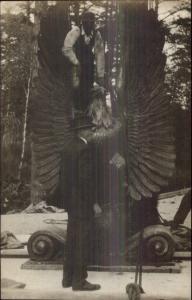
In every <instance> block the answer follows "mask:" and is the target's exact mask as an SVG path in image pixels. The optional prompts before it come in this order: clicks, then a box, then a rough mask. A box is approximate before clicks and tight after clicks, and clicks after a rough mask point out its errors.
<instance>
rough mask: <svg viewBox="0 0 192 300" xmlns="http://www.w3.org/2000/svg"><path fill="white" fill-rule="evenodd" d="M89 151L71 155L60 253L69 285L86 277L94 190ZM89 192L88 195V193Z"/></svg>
mask: <svg viewBox="0 0 192 300" xmlns="http://www.w3.org/2000/svg"><path fill="white" fill-rule="evenodd" d="M92 161H93V159H92V151H91V149H90V148H87V149H84V150H83V151H81V152H80V153H78V155H74V154H72V155H71V169H70V170H67V172H68V173H69V176H70V180H71V187H72V196H71V198H70V201H69V202H68V208H67V209H68V228H67V240H66V245H65V250H64V251H65V253H64V276H65V278H66V279H67V280H68V281H72V285H73V286H74V285H78V284H81V283H82V282H83V281H84V280H85V278H86V277H87V265H88V260H89V253H90V251H91V230H92V228H93V217H94V213H93V204H94V190H93V184H92V182H93V181H92V174H93V172H92ZM90 191H91V195H90Z"/></svg>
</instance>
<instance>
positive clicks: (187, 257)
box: [173, 251, 191, 260]
mask: <svg viewBox="0 0 192 300" xmlns="http://www.w3.org/2000/svg"><path fill="white" fill-rule="evenodd" d="M173 257H174V258H180V259H182V260H190V259H191V252H190V251H176V252H175V253H174V255H173Z"/></svg>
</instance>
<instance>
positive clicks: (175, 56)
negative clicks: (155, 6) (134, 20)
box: [166, 1, 191, 190]
mask: <svg viewBox="0 0 192 300" xmlns="http://www.w3.org/2000/svg"><path fill="white" fill-rule="evenodd" d="M171 14H172V16H174V17H172V18H171V19H172V20H171V22H169V23H168V24H167V25H166V27H167V28H166V29H167V30H166V32H167V35H166V38H167V43H168V51H167V53H166V54H167V57H168V63H167V68H166V86H167V93H168V96H169V98H170V102H171V104H172V105H171V115H172V118H173V125H174V136H175V146H176V172H175V176H174V177H173V178H172V179H171V182H170V185H169V189H172V190H174V189H178V188H183V187H186V186H190V184H191V183H190V180H191V18H190V15H191V4H190V2H189V1H187V2H186V1H185V2H182V3H181V4H180V5H179V6H177V7H176V8H174V10H173V11H171V12H170V15H171ZM175 15H176V16H175Z"/></svg>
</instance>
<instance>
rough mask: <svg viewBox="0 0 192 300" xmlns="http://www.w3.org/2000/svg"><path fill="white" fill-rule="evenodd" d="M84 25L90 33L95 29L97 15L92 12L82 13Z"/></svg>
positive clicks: (87, 32) (86, 31)
mask: <svg viewBox="0 0 192 300" xmlns="http://www.w3.org/2000/svg"><path fill="white" fill-rule="evenodd" d="M82 25H83V28H84V30H85V33H86V34H87V35H89V34H90V33H91V31H92V30H94V29H95V15H94V13H92V12H85V13H84V14H83V15H82Z"/></svg>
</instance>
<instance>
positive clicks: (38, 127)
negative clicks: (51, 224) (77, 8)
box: [31, 4, 74, 198]
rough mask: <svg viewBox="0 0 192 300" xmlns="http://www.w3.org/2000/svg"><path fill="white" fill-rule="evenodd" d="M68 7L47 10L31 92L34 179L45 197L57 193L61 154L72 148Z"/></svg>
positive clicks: (40, 36) (41, 28) (43, 20)
mask: <svg viewBox="0 0 192 300" xmlns="http://www.w3.org/2000/svg"><path fill="white" fill-rule="evenodd" d="M68 28H69V24H68V18H67V6H66V5H63V6H61V4H60V5H56V6H52V7H50V8H49V9H48V11H47V13H46V14H45V15H44V17H43V18H42V19H41V26H40V32H39V39H38V44H39V53H38V59H39V64H40V66H39V72H38V78H37V79H36V82H35V87H34V89H33V92H32V97H31V98H32V99H31V113H32V116H31V119H32V140H33V153H34V163H35V167H36V173H35V180H36V181H37V182H38V183H39V184H40V186H41V190H42V192H43V194H44V196H45V195H46V198H47V197H49V196H50V195H53V193H54V192H55V190H56V188H57V186H58V182H59V174H60V165H61V153H62V151H64V150H66V149H67V147H70V143H71V142H72V140H73V138H74V136H73V131H72V126H71V111H72V109H71V91H72V88H71V87H70V82H69V79H68V77H67V76H68V73H69V72H68V65H67V62H66V61H65V60H64V57H63V56H62V53H61V49H62V43H63V41H64V37H65V35H66V33H67V31H68Z"/></svg>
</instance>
